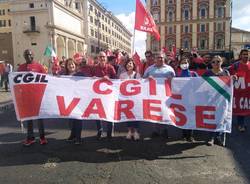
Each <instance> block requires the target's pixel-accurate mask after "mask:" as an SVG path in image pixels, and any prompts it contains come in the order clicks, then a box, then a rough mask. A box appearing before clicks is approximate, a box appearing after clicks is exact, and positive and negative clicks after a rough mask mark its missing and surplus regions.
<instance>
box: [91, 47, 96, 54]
mask: <svg viewBox="0 0 250 184" xmlns="http://www.w3.org/2000/svg"><path fill="white" fill-rule="evenodd" d="M94 52H95V47H94V46H93V45H91V53H94Z"/></svg>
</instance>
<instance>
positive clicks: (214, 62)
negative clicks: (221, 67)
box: [211, 61, 220, 64]
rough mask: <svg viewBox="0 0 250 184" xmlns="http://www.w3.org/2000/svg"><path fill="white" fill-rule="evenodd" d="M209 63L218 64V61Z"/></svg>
mask: <svg viewBox="0 0 250 184" xmlns="http://www.w3.org/2000/svg"><path fill="white" fill-rule="evenodd" d="M211 63H212V64H219V63H220V61H212V62H211Z"/></svg>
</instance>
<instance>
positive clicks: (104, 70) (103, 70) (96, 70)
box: [92, 64, 116, 79]
mask: <svg viewBox="0 0 250 184" xmlns="http://www.w3.org/2000/svg"><path fill="white" fill-rule="evenodd" d="M92 76H96V77H104V76H108V77H109V78H110V79H115V78H116V72H115V69H114V67H113V66H112V65H109V64H105V66H104V67H102V66H101V65H100V64H97V65H95V66H94V67H93V70H92Z"/></svg>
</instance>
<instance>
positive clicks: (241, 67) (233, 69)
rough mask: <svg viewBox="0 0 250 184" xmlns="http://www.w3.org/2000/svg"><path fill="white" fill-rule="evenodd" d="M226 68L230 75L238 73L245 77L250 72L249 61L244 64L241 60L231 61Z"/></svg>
mask: <svg viewBox="0 0 250 184" xmlns="http://www.w3.org/2000/svg"><path fill="white" fill-rule="evenodd" d="M228 70H229V72H230V74H231V75H238V76H242V77H245V76H246V74H248V73H249V72H250V61H248V62H247V63H246V64H243V63H241V62H239V63H233V64H232V65H231V66H230V67H229V69H228Z"/></svg>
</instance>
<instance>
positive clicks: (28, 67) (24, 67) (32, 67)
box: [17, 61, 47, 73]
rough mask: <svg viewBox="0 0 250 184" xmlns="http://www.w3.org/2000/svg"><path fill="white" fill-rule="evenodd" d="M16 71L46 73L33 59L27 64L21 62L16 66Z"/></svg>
mask: <svg viewBox="0 0 250 184" xmlns="http://www.w3.org/2000/svg"><path fill="white" fill-rule="evenodd" d="M17 71H18V72H26V71H27V72H37V73H47V72H46V70H45V69H44V67H43V66H42V65H41V64H39V63H37V62H35V61H33V62H32V63H31V64H27V63H24V64H21V65H20V66H19V67H18V69H17Z"/></svg>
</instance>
